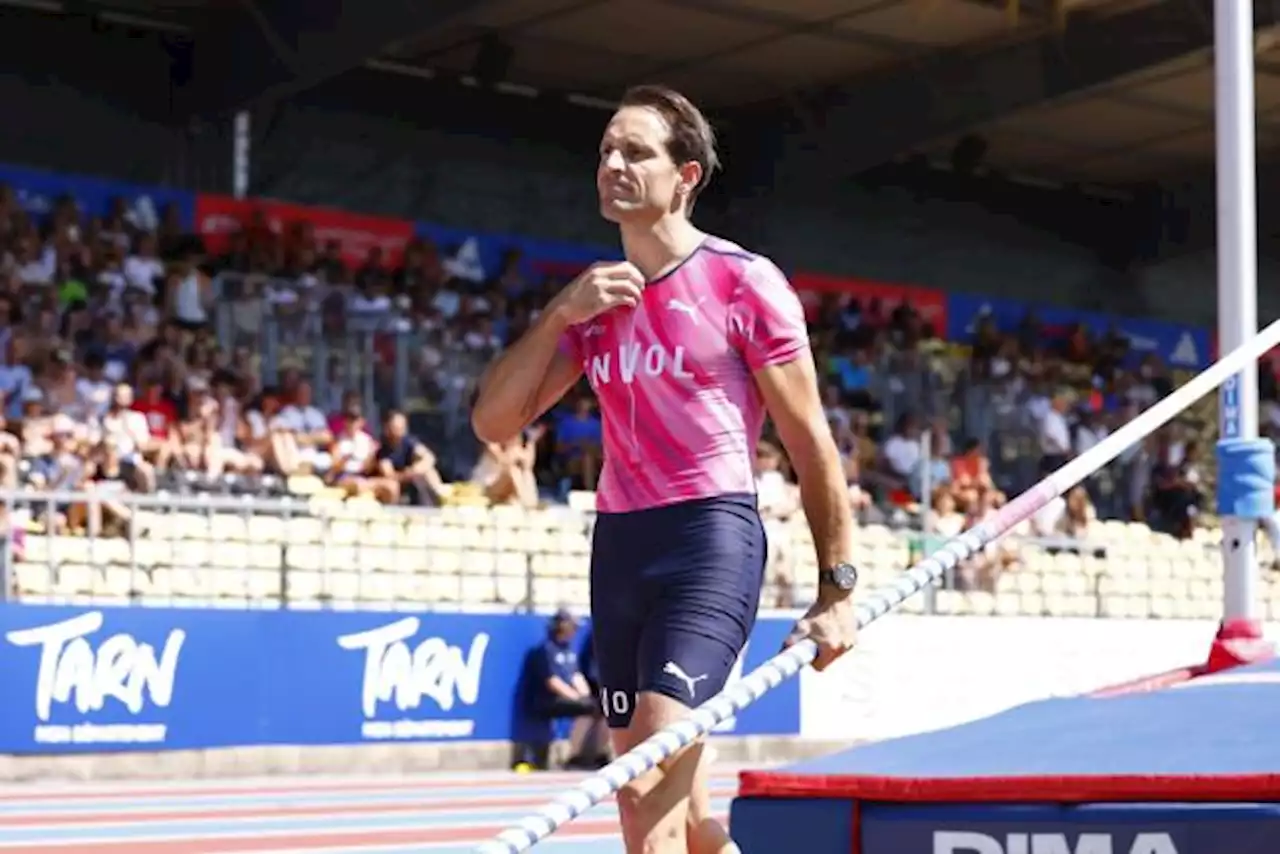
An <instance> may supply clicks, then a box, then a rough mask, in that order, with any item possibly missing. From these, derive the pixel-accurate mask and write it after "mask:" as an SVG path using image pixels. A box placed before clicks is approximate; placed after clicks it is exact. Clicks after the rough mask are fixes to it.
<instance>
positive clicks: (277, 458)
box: [243, 386, 301, 477]
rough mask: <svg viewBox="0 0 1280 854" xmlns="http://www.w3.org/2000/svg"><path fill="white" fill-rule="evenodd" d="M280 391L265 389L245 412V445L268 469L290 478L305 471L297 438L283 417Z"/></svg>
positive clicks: (270, 388) (265, 468) (266, 469)
mask: <svg viewBox="0 0 1280 854" xmlns="http://www.w3.org/2000/svg"><path fill="white" fill-rule="evenodd" d="M282 408H283V404H282V403H281V400H280V390H279V389H277V388H275V387H274V386H272V387H268V388H264V389H263V390H262V392H261V393H260V394H259V395H258V400H257V402H256V404H255V405H254V406H252V407H250V409H249V411H248V412H246V413H245V429H244V434H243V435H244V440H243V441H244V443H245V448H246V450H248V451H249V452H250V453H252V454H253V455H255V456H257V457H258V458H259V459H261V460H262V461H263V464H264V470H265V471H268V472H271V473H273V474H278V475H282V476H284V477H289V476H290V475H294V474H297V473H298V472H299V471H300V470H301V456H300V454H299V453H298V443H297V439H296V438H295V437H294V434H293V431H292V430H290V429H289V426H288V424H287V423H286V422H285V421H284V420H283V419H282V418H280V411H281V410H282Z"/></svg>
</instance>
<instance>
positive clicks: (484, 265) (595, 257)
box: [418, 222, 622, 282]
mask: <svg viewBox="0 0 1280 854" xmlns="http://www.w3.org/2000/svg"><path fill="white" fill-rule="evenodd" d="M418 236H420V237H427V238H430V239H431V240H432V241H433V242H434V243H435V244H436V246H437V247H438V248H439V249H440V251H441V253H442V254H443V255H444V256H445V258H446V265H447V266H448V267H449V269H450V271H451V272H452V273H453V274H454V275H456V276H458V277H460V278H463V279H468V280H470V281H475V282H479V281H483V280H485V279H488V278H492V277H494V276H497V275H498V274H499V273H500V272H501V270H502V263H503V256H504V255H505V253H507V252H508V251H510V250H512V249H514V250H518V251H519V252H520V256H521V272H522V273H524V274H525V275H526V276H536V275H539V274H553V275H563V276H566V277H567V276H573V275H577V273H579V272H581V271H582V269H583V268H584V267H586V266H587V265H589V264H593V263H595V262H596V261H611V260H617V259H620V258H621V257H622V253H621V252H620V251H619V250H618V249H607V248H604V247H596V246H582V245H580V244H576V243H561V242H558V241H554V240H533V239H530V238H526V237H517V236H512V235H503V234H481V233H478V232H475V231H469V230H467V229H462V228H450V227H448V226H442V225H434V224H432V223H426V222H420V223H418Z"/></svg>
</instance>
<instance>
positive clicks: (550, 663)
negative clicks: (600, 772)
mask: <svg viewBox="0 0 1280 854" xmlns="http://www.w3.org/2000/svg"><path fill="white" fill-rule="evenodd" d="M577 633H578V622H577V620H575V619H574V617H573V615H572V614H570V613H569V612H568V611H565V610H561V611H558V612H556V614H555V616H554V617H552V619H551V625H550V628H549V630H548V632H547V639H546V640H545V641H544V642H543V643H541V644H539V645H538V646H537V647H535V648H534V649H532V650H530V652H529V654H528V655H527V656H526V657H525V664H524V666H525V685H526V690H527V691H528V695H527V696H528V703H527V706H526V714H528V715H530V716H531V717H534V718H541V719H545V720H549V721H554V720H560V719H565V718H569V719H572V721H573V726H572V728H571V730H570V732H569V754H570V758H569V760H568V761H567V762H566V763H565V766H566V767H567V768H580V769H586V768H590V769H595V768H600V767H603V765H604V757H605V756H606V748H605V741H606V739H607V737H608V732H607V731H606V730H605V728H604V719H603V715H602V714H601V711H600V706H599V705H598V703H597V702H596V699H595V695H594V694H592V692H591V687H590V686H589V685H588V684H587V680H586V677H585V676H584V675H583V673H582V670H581V668H580V667H579V663H578V653H577V651H576V650H575V649H574V644H573V642H574V638H575V637H576V636H577Z"/></svg>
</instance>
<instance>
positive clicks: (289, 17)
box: [183, 0, 484, 116]
mask: <svg viewBox="0 0 1280 854" xmlns="http://www.w3.org/2000/svg"><path fill="white" fill-rule="evenodd" d="M483 2H484V0H359V2H351V0H270V2H267V0H241V2H240V3H239V5H238V7H236V8H232V9H228V10H226V13H225V14H224V15H223V16H222V19H221V20H220V21H219V22H218V23H217V24H216V25H215V26H214V27H213V28H211V30H210V31H208V32H202V33H200V34H198V36H197V38H196V42H195V45H194V47H193V49H192V58H191V71H192V74H191V81H190V83H189V84H188V86H187V87H186V89H187V91H186V93H185V94H186V98H185V103H184V104H183V107H184V108H185V110H186V112H188V113H189V114H191V115H203V116H208V115H217V114H226V113H230V112H232V111H236V110H240V109H243V108H245V107H248V106H252V105H253V104H254V103H255V102H257V101H260V100H262V99H266V98H284V97H288V96H290V95H293V94H295V93H297V92H300V91H303V90H305V89H309V88H311V87H312V86H315V85H316V84H318V83H320V82H322V81H324V80H326V79H328V78H331V77H334V76H336V75H338V74H341V73H342V72H344V71H347V70H349V69H351V68H354V67H356V66H357V65H360V64H361V63H363V62H364V61H365V60H367V59H371V58H373V57H374V56H375V55H376V54H377V53H378V52H379V51H381V50H382V49H383V48H385V47H386V46H387V45H389V44H391V43H392V42H394V41H398V40H401V39H405V38H408V37H411V36H413V35H415V34H417V33H421V32H423V31H425V30H428V29H430V28H432V27H435V26H438V25H440V24H441V23H443V22H445V21H447V20H449V19H450V18H452V17H454V16H456V15H458V14H460V13H462V12H465V11H467V10H470V9H474V8H476V7H477V6H479V5H482V3H483Z"/></svg>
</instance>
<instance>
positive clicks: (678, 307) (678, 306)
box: [667, 297, 707, 325]
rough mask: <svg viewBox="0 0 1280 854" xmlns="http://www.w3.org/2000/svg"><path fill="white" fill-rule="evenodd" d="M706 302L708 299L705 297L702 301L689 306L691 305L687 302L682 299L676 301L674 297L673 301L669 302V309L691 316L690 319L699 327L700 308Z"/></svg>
mask: <svg viewBox="0 0 1280 854" xmlns="http://www.w3.org/2000/svg"><path fill="white" fill-rule="evenodd" d="M706 301H707V298H706V297H703V298H702V299H700V300H698V301H697V302H695V303H694V304H693V305H689V303H687V302H685V301H684V300H682V299H676V298H675V297H672V298H671V299H669V300H667V308H668V309H670V310H671V311H679V312H683V313H684V314H687V315H689V319H690V320H692V321H693V322H694V325H697V323H698V307H699V306H700V305H702V304H703V303H704V302H706Z"/></svg>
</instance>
